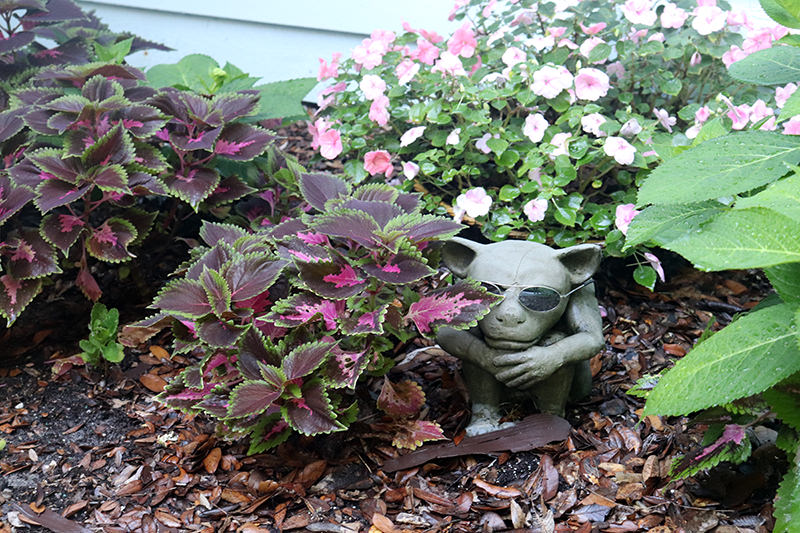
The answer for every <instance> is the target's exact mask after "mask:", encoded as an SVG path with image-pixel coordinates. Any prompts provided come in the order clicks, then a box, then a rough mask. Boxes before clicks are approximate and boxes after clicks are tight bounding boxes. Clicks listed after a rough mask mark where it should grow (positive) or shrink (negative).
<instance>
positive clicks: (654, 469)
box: [642, 455, 661, 483]
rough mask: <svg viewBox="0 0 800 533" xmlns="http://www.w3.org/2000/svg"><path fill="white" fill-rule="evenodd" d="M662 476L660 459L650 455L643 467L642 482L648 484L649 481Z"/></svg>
mask: <svg viewBox="0 0 800 533" xmlns="http://www.w3.org/2000/svg"><path fill="white" fill-rule="evenodd" d="M660 474H661V472H660V468H659V465H658V458H657V457H656V456H655V455H650V456H649V457H648V458H647V460H646V461H645V462H644V466H643V467H642V481H644V482H645V483H647V480H648V479H650V478H654V477H659V476H660Z"/></svg>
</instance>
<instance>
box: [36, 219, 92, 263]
mask: <svg viewBox="0 0 800 533" xmlns="http://www.w3.org/2000/svg"><path fill="white" fill-rule="evenodd" d="M84 226H85V223H84V222H83V220H82V219H80V218H79V217H76V216H75V215H70V214H65V213H61V214H57V213H50V214H49V215H45V217H44V218H43V219H42V223H41V225H40V226H39V233H41V235H42V236H43V237H44V238H45V240H46V241H47V242H49V243H50V244H52V245H53V246H55V247H56V248H58V249H59V250H61V252H62V253H63V254H64V255H65V256H66V255H68V254H69V249H70V248H71V247H72V245H73V244H75V241H77V240H78V237H80V235H81V233H82V232H83V231H84Z"/></svg>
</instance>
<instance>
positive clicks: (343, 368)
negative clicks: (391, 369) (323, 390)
mask: <svg viewBox="0 0 800 533" xmlns="http://www.w3.org/2000/svg"><path fill="white" fill-rule="evenodd" d="M371 360H372V357H371V356H370V352H369V351H368V350H367V349H364V350H361V351H360V352H351V351H345V350H343V349H342V348H340V347H339V346H338V345H337V346H334V347H333V348H332V349H331V355H330V357H329V359H328V363H327V364H326V365H325V380H326V382H327V383H328V384H330V386H331V387H332V388H343V387H347V388H349V389H355V388H356V383H357V382H358V378H359V377H361V373H362V372H364V370H365V369H366V368H367V365H369V363H370V361H371Z"/></svg>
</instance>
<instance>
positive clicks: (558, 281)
mask: <svg viewBox="0 0 800 533" xmlns="http://www.w3.org/2000/svg"><path fill="white" fill-rule="evenodd" d="M468 273H469V276H470V277H472V278H474V279H477V280H480V281H482V282H488V283H490V284H492V285H494V286H496V287H498V288H499V290H500V291H501V294H503V295H504V299H503V301H502V302H500V303H499V304H498V305H496V306H495V307H494V308H493V309H492V310H491V312H490V313H489V314H488V315H486V317H484V318H483V320H481V322H480V323H479V327H480V329H481V332H482V333H483V335H484V340H485V341H486V344H487V345H489V346H490V347H492V348H498V349H504V350H521V349H525V348H528V347H530V346H532V345H533V344H535V343H536V342H537V341H538V340H539V339H541V338H542V337H543V336H544V335H545V334H546V333H547V332H548V331H550V330H551V329H552V328H553V326H555V325H556V323H557V322H558V321H559V319H560V318H561V316H562V315H563V314H564V310H565V309H566V306H567V304H568V300H569V299H568V298H562V299H560V300H558V303H557V305H556V306H555V307H554V308H552V309H549V310H545V311H541V310H531V309H529V306H531V305H530V304H531V303H534V304H537V303H538V300H537V298H539V299H541V297H542V296H541V293H542V292H549V291H542V290H536V289H531V290H528V291H526V290H525V289H526V288H530V287H547V288H550V289H554V290H555V291H557V292H558V293H560V294H566V293H568V292H569V290H570V288H571V286H570V276H569V273H568V271H567V269H566V268H565V267H564V265H563V264H562V263H561V262H560V261H559V260H558V259H556V258H555V257H554V256H553V250H552V249H551V248H548V247H546V246H543V245H539V244H536V243H531V242H524V241H523V242H520V241H505V242H499V243H495V244H490V245H486V246H484V247H483V248H481V250H480V252H479V253H478V254H477V255H476V256H475V259H474V260H473V261H472V263H471V264H470V265H469V272H468ZM493 292H498V291H496V290H495V291H493ZM551 294H552V293H551ZM531 299H533V301H531ZM544 299H545V300H547V298H544ZM551 300H552V299H551ZM526 304H527V305H528V307H526ZM533 307H536V306H535V305H534V306H533ZM544 307H545V308H546V307H549V306H544ZM540 308H541V306H540Z"/></svg>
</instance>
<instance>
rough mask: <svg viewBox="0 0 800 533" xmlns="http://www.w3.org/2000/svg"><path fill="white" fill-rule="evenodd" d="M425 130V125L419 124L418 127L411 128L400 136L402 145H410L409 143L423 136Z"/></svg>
mask: <svg viewBox="0 0 800 533" xmlns="http://www.w3.org/2000/svg"><path fill="white" fill-rule="evenodd" d="M424 131H425V126H417V127H416V128H411V129H410V130H408V131H407V132H405V133H404V134H403V135H401V136H400V146H408V145H409V144H411V143H413V142H414V141H416V140H417V139H419V138H420V137H422V134H423V132H424Z"/></svg>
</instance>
